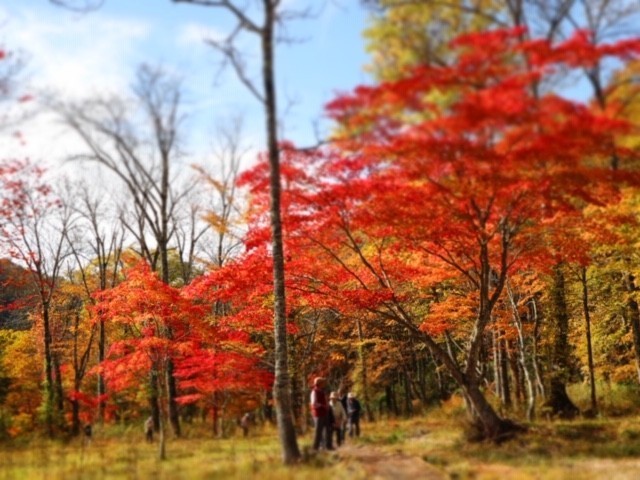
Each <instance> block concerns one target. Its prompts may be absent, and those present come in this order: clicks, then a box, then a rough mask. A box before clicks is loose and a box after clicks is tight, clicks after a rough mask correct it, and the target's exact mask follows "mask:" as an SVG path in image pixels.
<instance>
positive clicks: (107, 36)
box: [0, 8, 151, 166]
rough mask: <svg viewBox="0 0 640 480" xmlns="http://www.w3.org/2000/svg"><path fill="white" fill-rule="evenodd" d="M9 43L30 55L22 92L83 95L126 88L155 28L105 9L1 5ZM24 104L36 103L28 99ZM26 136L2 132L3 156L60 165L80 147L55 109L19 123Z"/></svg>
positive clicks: (123, 91) (66, 96)
mask: <svg viewBox="0 0 640 480" xmlns="http://www.w3.org/2000/svg"><path fill="white" fill-rule="evenodd" d="M0 19H2V20H3V31H4V32H3V33H4V37H5V38H6V40H5V43H6V44H7V45H6V46H7V48H9V49H11V50H15V51H18V52H20V53H21V54H22V55H23V56H24V57H25V58H26V69H25V70H26V71H25V72H24V78H25V82H23V83H22V84H21V85H20V90H21V92H20V93H27V94H30V95H32V96H33V97H34V98H35V102H34V103H36V104H37V103H38V98H39V97H41V96H44V95H45V93H44V92H47V94H54V95H56V96H59V98H61V99H65V100H81V99H83V98H87V97H91V96H95V95H100V94H105V95H108V94H121V95H122V94H124V95H126V94H127V93H128V91H129V90H130V89H129V85H130V84H131V80H132V77H133V73H134V69H135V66H136V65H137V64H138V62H139V61H140V60H143V59H144V58H137V55H139V51H138V50H137V49H138V48H139V47H140V46H141V45H142V44H143V43H144V41H145V40H146V39H147V38H148V36H149V35H150V33H151V27H150V25H149V24H147V23H145V22H142V21H138V20H132V19H127V18H113V17H108V16H105V15H82V16H78V15H75V14H70V13H69V12H67V11H65V10H62V9H60V10H53V13H50V14H47V15H46V16H45V15H42V13H40V15H36V14H35V13H34V12H33V11H29V10H27V9H23V10H20V9H14V10H12V11H10V10H7V9H6V8H5V9H3V10H0ZM25 108H32V106H31V105H30V104H28V105H25ZM18 128H19V130H20V133H21V138H22V139H23V141H20V142H18V141H17V139H16V138H12V137H9V138H7V136H6V135H5V136H4V138H0V158H7V157H16V156H17V157H30V158H32V159H33V160H35V161H38V162H43V163H45V164H49V165H57V166H60V160H61V159H63V158H66V157H67V156H68V155H69V154H71V153H77V152H78V151H81V150H82V143H81V142H80V141H79V139H77V138H75V137H74V136H73V135H71V134H70V133H69V132H68V130H66V129H65V128H64V127H63V126H62V125H61V123H60V121H59V120H57V119H56V118H55V117H54V116H53V115H52V114H42V115H39V116H37V117H31V118H30V119H29V120H28V122H25V123H24V124H23V125H20V126H19V127H18Z"/></svg>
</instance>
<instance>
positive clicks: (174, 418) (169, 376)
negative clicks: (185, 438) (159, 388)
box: [166, 360, 181, 437]
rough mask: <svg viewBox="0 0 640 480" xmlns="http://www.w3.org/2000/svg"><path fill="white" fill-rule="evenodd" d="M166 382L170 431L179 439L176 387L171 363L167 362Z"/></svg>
mask: <svg viewBox="0 0 640 480" xmlns="http://www.w3.org/2000/svg"><path fill="white" fill-rule="evenodd" d="M166 381H167V392H168V396H167V402H168V405H167V407H168V409H169V422H170V423H171V430H172V431H173V434H174V435H175V436H176V437H180V435H181V430H180V411H179V409H178V402H176V398H177V397H178V388H177V386H176V378H175V377H174V375H173V361H172V360H169V361H168V362H167V371H166Z"/></svg>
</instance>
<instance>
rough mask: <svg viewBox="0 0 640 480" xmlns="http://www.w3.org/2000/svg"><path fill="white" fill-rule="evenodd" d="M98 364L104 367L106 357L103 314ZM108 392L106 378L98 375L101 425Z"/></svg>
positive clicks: (100, 323) (100, 326) (99, 336)
mask: <svg viewBox="0 0 640 480" xmlns="http://www.w3.org/2000/svg"><path fill="white" fill-rule="evenodd" d="M98 329H99V331H98V364H100V365H102V362H103V361H104V357H105V341H106V335H105V329H104V319H103V318H102V314H100V322H99V323H98ZM106 392H107V389H106V385H105V382H104V377H103V376H102V373H100V374H99V375H98V398H99V399H100V403H98V418H99V419H100V423H104V412H105V408H104V407H105V402H104V400H103V398H104V395H105V393H106Z"/></svg>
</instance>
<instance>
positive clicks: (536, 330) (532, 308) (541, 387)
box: [529, 298, 547, 399]
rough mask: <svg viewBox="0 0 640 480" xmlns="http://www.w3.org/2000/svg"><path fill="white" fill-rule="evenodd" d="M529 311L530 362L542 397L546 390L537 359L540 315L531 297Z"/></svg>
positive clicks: (544, 396) (544, 395) (545, 394)
mask: <svg viewBox="0 0 640 480" xmlns="http://www.w3.org/2000/svg"><path fill="white" fill-rule="evenodd" d="M529 312H530V315H531V317H532V318H533V335H532V337H533V338H532V340H533V344H532V346H531V363H532V365H533V374H534V376H535V382H536V389H537V391H538V394H539V395H540V397H541V398H542V399H545V398H546V397H547V391H546V389H545V388H544V382H543V380H542V371H541V368H540V363H539V361H538V340H539V339H540V315H538V304H537V302H536V299H535V298H534V299H532V300H531V302H529Z"/></svg>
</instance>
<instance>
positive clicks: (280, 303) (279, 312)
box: [262, 0, 300, 464]
mask: <svg viewBox="0 0 640 480" xmlns="http://www.w3.org/2000/svg"><path fill="white" fill-rule="evenodd" d="M277 4H278V2H277V1H274V0H263V5H264V15H265V18H264V26H263V29H262V80H263V82H264V107H265V117H266V130H267V143H268V151H269V173H270V177H269V186H270V212H271V234H272V239H273V243H272V255H273V290H274V300H275V301H274V322H273V323H274V338H275V380H274V384H273V396H274V399H275V403H276V416H277V421H278V434H279V437H280V443H281V446H282V457H283V461H284V463H285V464H291V463H294V462H296V461H297V460H298V459H300V449H299V448H298V441H297V439H296V430H295V421H294V418H293V408H292V402H291V379H290V376H289V359H288V352H287V317H286V299H285V281H284V275H285V272H284V247H283V239H282V220H281V216H280V149H279V146H278V131H277V121H276V115H277V109H276V92H275V69H274V58H273V56H274V50H275V49H274V45H273V40H274V32H273V29H274V27H275V22H276V17H275V14H276V12H275V10H276V7H277Z"/></svg>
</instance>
